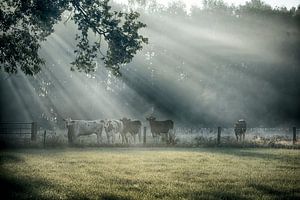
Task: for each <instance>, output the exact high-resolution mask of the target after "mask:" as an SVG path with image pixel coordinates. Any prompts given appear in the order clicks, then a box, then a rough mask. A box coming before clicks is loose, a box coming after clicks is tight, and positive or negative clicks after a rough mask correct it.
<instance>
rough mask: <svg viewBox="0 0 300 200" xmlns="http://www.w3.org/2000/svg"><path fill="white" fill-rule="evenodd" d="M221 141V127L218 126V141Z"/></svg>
mask: <svg viewBox="0 0 300 200" xmlns="http://www.w3.org/2000/svg"><path fill="white" fill-rule="evenodd" d="M220 142H221V127H220V126H218V136H217V143H218V144H220Z"/></svg>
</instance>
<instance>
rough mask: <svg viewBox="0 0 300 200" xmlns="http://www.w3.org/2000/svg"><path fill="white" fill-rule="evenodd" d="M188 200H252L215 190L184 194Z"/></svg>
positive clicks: (236, 194)
mask: <svg viewBox="0 0 300 200" xmlns="http://www.w3.org/2000/svg"><path fill="white" fill-rule="evenodd" d="M183 196H184V197H186V198H187V199H216V200H217V199H218V200H219V199H224V200H225V199H226V200H248V199H250V198H247V197H244V196H242V195H241V194H238V193H233V192H227V191H221V190H213V191H202V192H198V191H196V192H191V193H185V194H183Z"/></svg>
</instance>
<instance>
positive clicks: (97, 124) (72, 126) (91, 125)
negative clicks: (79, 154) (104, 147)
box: [64, 118, 104, 144]
mask: <svg viewBox="0 0 300 200" xmlns="http://www.w3.org/2000/svg"><path fill="white" fill-rule="evenodd" d="M64 121H65V122H66V127H67V128H68V140H69V143H71V144H72V143H73V142H74V141H76V139H77V138H78V137H79V136H85V135H91V134H96V135H97V143H98V144H100V143H101V142H102V130H103V127H104V123H103V122H102V121H101V120H73V119H71V118H68V119H64Z"/></svg>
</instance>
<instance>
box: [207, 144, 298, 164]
mask: <svg viewBox="0 0 300 200" xmlns="http://www.w3.org/2000/svg"><path fill="white" fill-rule="evenodd" d="M257 150H259V149H238V148H204V149H201V151H202V152H208V153H220V154H226V155H232V156H238V157H245V158H250V159H251V158H258V159H262V160H276V161H280V162H285V163H289V164H293V165H300V157H299V155H297V154H288V153H284V154H276V153H275V152H272V150H271V149H270V151H268V149H266V151H263V152H260V151H257ZM295 151H298V150H295Z"/></svg>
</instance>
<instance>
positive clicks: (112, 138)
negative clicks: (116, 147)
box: [111, 132, 116, 144]
mask: <svg viewBox="0 0 300 200" xmlns="http://www.w3.org/2000/svg"><path fill="white" fill-rule="evenodd" d="M115 134H116V133H114V132H113V133H112V136H111V143H112V144H114V143H115Z"/></svg>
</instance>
